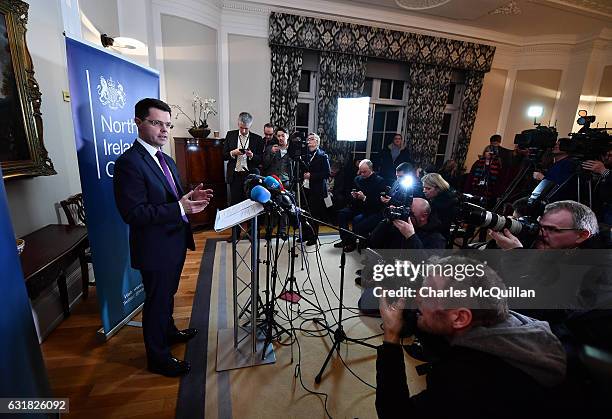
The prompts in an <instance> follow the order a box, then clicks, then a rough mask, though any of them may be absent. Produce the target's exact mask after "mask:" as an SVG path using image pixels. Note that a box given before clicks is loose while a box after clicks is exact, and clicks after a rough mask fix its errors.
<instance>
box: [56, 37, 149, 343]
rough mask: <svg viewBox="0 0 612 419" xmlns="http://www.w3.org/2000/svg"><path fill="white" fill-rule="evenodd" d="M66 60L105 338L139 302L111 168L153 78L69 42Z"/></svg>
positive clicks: (131, 133) (132, 134)
mask: <svg viewBox="0 0 612 419" xmlns="http://www.w3.org/2000/svg"><path fill="white" fill-rule="evenodd" d="M66 55H67V58H68V76H69V81H70V95H71V97H72V115H73V120H74V129H75V141H76V148H77V156H78V160H79V171H80V176H81V187H82V189H83V201H84V204H85V212H86V215H87V231H88V233H89V242H90V244H91V251H92V257H93V266H94V274H95V278H96V293H97V297H98V302H99V303H100V313H101V317H102V325H103V328H104V333H105V335H106V336H108V335H110V334H112V333H113V331H114V330H116V328H117V327H118V326H120V325H121V324H123V323H124V322H125V321H126V320H127V319H129V318H130V317H131V316H132V315H133V313H135V311H136V310H137V309H138V307H139V306H140V305H141V304H142V303H143V301H144V289H143V286H142V279H141V277H140V273H139V272H138V271H136V270H134V269H132V268H131V266H130V251H129V242H128V226H127V225H126V224H125V223H124V222H123V220H122V219H121V217H120V216H119V212H118V211H117V208H116V206H115V198H114V194H113V168H114V165H115V160H116V159H117V158H118V157H119V156H120V155H121V154H122V153H123V152H124V151H125V150H127V149H128V148H129V147H131V145H132V143H133V142H134V140H135V139H136V137H137V136H138V131H137V129H136V124H135V123H134V105H135V104H136V103H137V102H138V101H139V100H140V99H143V98H145V97H153V98H159V74H158V73H157V72H156V71H155V70H152V69H149V68H145V67H142V66H140V65H139V64H135V63H133V62H131V61H128V60H126V59H124V58H122V57H120V56H118V55H115V54H113V53H110V52H108V51H106V50H103V49H101V48H99V47H97V46H94V45H91V44H88V43H84V42H82V41H77V40H74V39H72V38H68V37H67V38H66Z"/></svg>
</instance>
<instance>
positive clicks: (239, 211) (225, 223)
mask: <svg viewBox="0 0 612 419" xmlns="http://www.w3.org/2000/svg"><path fill="white" fill-rule="evenodd" d="M263 210H264V207H263V205H261V204H260V203H259V202H255V201H253V200H251V199H247V200H245V201H242V202H239V203H238V204H236V205H232V206H231V207H228V208H225V209H224V210H221V211H219V210H217V215H216V217H215V231H216V232H219V231H223V230H226V229H228V228H230V227H233V226H235V225H238V224H240V223H242V222H244V221H248V220H250V219H252V218H253V217H255V216H257V215H259V214H261V213H262V212H263Z"/></svg>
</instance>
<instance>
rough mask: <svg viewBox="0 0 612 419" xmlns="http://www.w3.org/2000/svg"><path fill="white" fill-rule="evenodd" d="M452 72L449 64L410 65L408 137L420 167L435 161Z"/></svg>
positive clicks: (409, 144)
mask: <svg viewBox="0 0 612 419" xmlns="http://www.w3.org/2000/svg"><path fill="white" fill-rule="evenodd" d="M451 74H452V70H451V69H450V68H448V67H438V66H429V65H424V64H411V65H410V77H409V87H408V88H409V90H408V106H407V108H406V109H407V111H408V115H407V118H406V123H407V130H406V137H407V139H408V147H409V150H410V154H411V156H412V158H413V160H414V161H415V162H416V163H418V164H419V165H420V166H421V167H426V166H427V165H429V164H433V163H434V160H435V154H436V150H437V148H438V140H439V137H440V130H441V128H442V119H443V117H444V108H445V107H446V100H447V98H448V87H449V85H450V81H451Z"/></svg>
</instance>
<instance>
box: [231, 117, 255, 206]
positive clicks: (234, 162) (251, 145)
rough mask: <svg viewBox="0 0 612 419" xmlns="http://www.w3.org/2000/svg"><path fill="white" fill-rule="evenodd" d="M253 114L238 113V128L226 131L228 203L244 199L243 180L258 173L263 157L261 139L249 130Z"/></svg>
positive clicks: (235, 202) (232, 203)
mask: <svg viewBox="0 0 612 419" xmlns="http://www.w3.org/2000/svg"><path fill="white" fill-rule="evenodd" d="M252 124H253V116H252V115H251V114H250V113H248V112H241V113H240V115H238V129H236V130H232V131H228V132H227V135H226V136H225V144H224V145H223V160H225V161H227V175H226V181H227V183H228V184H229V185H230V205H234V204H237V203H239V202H242V201H244V200H245V199H246V198H247V197H246V196H245V194H244V181H245V179H246V177H247V176H248V175H249V174H251V173H255V174H259V165H260V164H261V163H262V157H263V140H262V138H261V137H260V136H259V135H257V134H255V133H253V132H251V125H252Z"/></svg>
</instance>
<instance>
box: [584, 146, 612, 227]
mask: <svg viewBox="0 0 612 419" xmlns="http://www.w3.org/2000/svg"><path fill="white" fill-rule="evenodd" d="M582 168H583V169H585V170H588V171H590V172H592V173H593V174H594V176H595V191H594V196H595V199H594V200H593V206H594V210H595V214H597V219H598V220H599V221H600V222H602V223H604V224H607V225H612V175H610V169H612V150H608V151H606V152H605V153H604V154H603V155H602V156H601V159H600V160H586V161H584V162H583V163H582Z"/></svg>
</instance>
